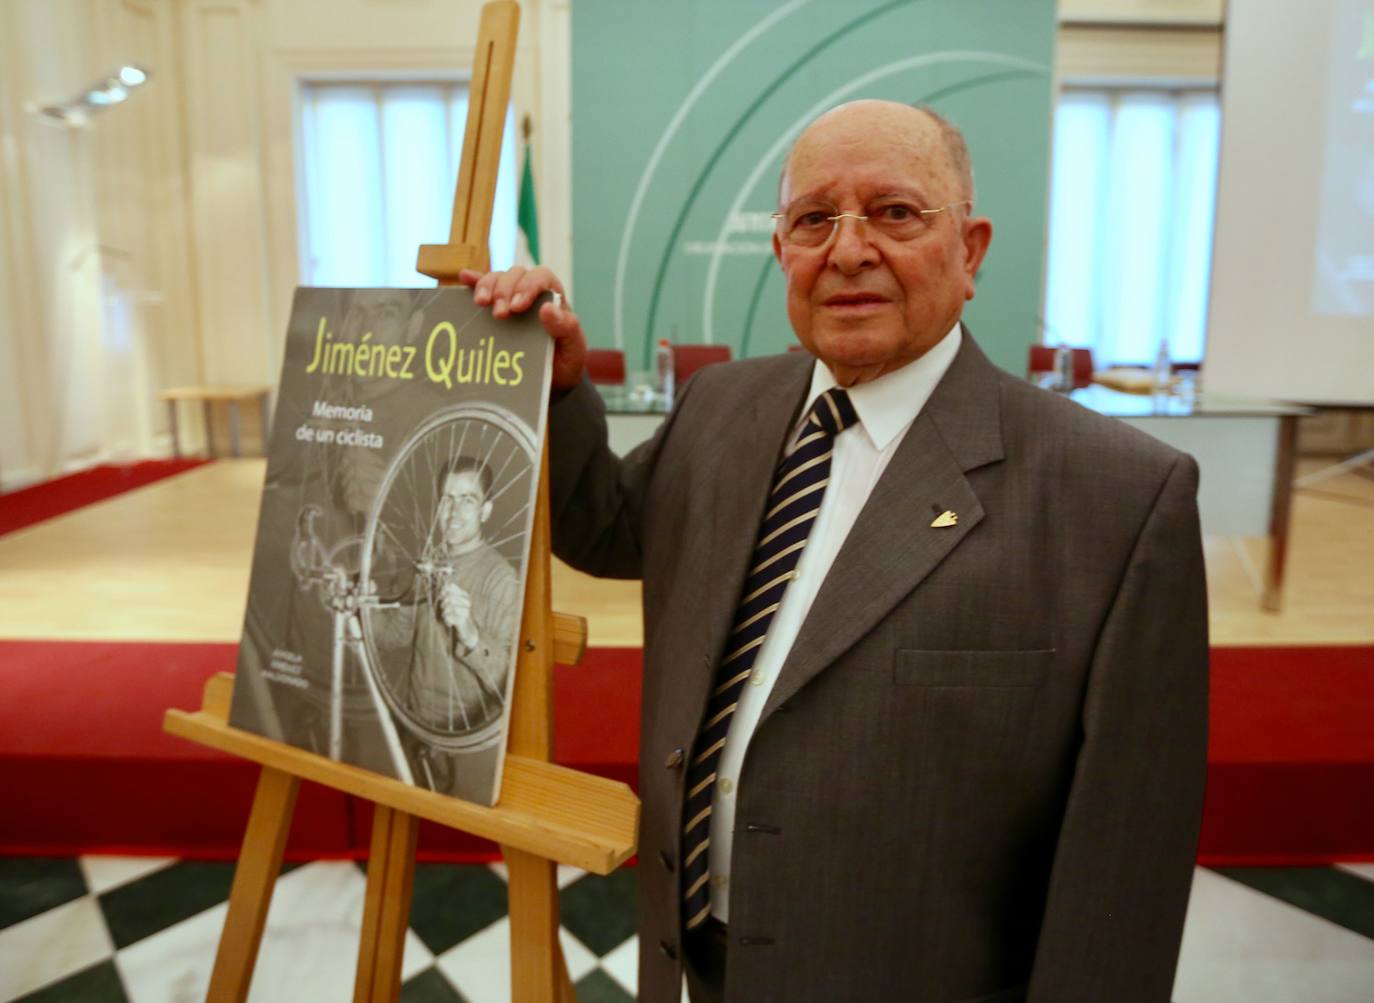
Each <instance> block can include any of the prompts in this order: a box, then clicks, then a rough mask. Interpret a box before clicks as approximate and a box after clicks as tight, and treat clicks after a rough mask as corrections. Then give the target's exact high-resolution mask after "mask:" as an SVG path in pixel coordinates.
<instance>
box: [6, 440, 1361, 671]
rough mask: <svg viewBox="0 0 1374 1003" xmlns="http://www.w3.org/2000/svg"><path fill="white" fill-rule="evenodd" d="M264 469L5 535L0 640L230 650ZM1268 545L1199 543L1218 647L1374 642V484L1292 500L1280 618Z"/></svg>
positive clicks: (577, 579) (597, 643) (620, 636)
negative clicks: (1266, 589)
mask: <svg viewBox="0 0 1374 1003" xmlns="http://www.w3.org/2000/svg"><path fill="white" fill-rule="evenodd" d="M264 463H265V461H263V460H260V459H257V460H221V461H218V462H216V463H211V464H208V465H206V466H203V467H199V468H197V469H195V470H192V471H190V472H188V473H184V474H180V475H178V476H175V477H171V478H168V479H167V480H164V481H159V482H158V483H156V484H153V485H150V486H148V487H145V488H140V489H138V490H135V491H131V492H128V493H127V494H122V495H118V496H116V497H114V498H110V499H108V500H106V501H104V502H100V503H98V504H95V505H90V506H88V507H86V508H83V509H80V510H78V511H76V512H72V513H70V514H68V515H64V516H60V517H58V518H55V519H51V520H49V521H47V522H43V523H40V524H38V525H36V526H33V527H30V528H28V529H24V530H20V531H18V532H16V533H12V534H10V535H8V536H5V537H0V639H22V640H47V641H75V640H123V641H202V642H236V641H237V640H238V638H239V631H240V628H241V626H242V622H243V610H244V603H245V598H246V595H247V589H248V571H249V564H250V561H251V555H252V546H253V533H254V529H255V526H256V522H257V513H258V496H259V492H260V490H261V486H262V478H263V471H264ZM1313 466H1314V464H1312V463H1311V462H1310V461H1309V462H1306V463H1305V464H1304V466H1303V471H1304V472H1305V471H1306V470H1310V469H1312V467H1313ZM1264 546H1265V542H1264V541H1263V540H1262V539H1235V538H1219V537H1213V538H1208V540H1207V541H1206V555H1207V574H1208V594H1209V598H1210V602H1211V627H1212V644H1213V645H1326V644H1334V645H1341V644H1370V643H1374V480H1372V479H1370V478H1369V477H1366V476H1362V475H1359V474H1355V473H1347V474H1344V475H1342V476H1340V477H1335V478H1332V479H1330V480H1327V481H1324V482H1322V483H1321V485H1320V486H1319V488H1316V489H1312V490H1305V491H1299V492H1298V493H1297V495H1296V497H1295V502H1294V511H1293V531H1292V542H1291V545H1290V550H1289V569H1288V577H1287V588H1286V596H1285V599H1286V602H1285V608H1284V610H1283V612H1281V613H1279V614H1271V613H1265V612H1263V611H1262V610H1260V608H1259V599H1258V572H1257V571H1256V569H1257V568H1258V567H1260V566H1262V557H1263V548H1264ZM553 590H554V606H555V608H556V609H558V610H560V611H561V612H566V613H575V614H578V615H581V616H585V617H586V618H587V620H588V622H589V624H590V638H589V644H590V645H591V646H593V647H631V648H633V647H640V646H641V645H642V643H643V628H642V623H641V619H640V610H639V602H640V590H639V584H638V583H637V582H620V581H605V580H599V579H594V578H590V577H588V576H586V575H583V574H580V573H578V572H576V571H573V570H572V569H571V568H569V567H567V566H566V565H562V564H559V563H556V565H555V568H554V582H553Z"/></svg>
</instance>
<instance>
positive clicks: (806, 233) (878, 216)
mask: <svg viewBox="0 0 1374 1003" xmlns="http://www.w3.org/2000/svg"><path fill="white" fill-rule="evenodd" d="M956 205H967V206H971V205H973V202H972V200H971V199H960V200H959V201H958V202H949V203H946V204H945V205H942V206H940V207H939V208H938V209H921V208H919V207H918V206H915V205H912V204H911V203H910V202H906V201H904V200H902V199H899V198H880V199H875V200H874V201H873V202H870V203H869V204H868V205H866V206H864V211H863V214H862V215H860V214H859V213H854V212H840V211H839V209H838V208H837V207H835V206H833V205H831V204H830V203H829V202H823V201H820V200H819V199H801V200H799V201H797V202H793V203H792V204H791V205H789V206H787V207H785V208H783V209H781V210H779V211H778V212H775V213H773V219H774V220H775V221H776V225H777V228H778V237H779V238H780V239H781V240H782V241H783V242H784V243H787V244H792V245H794V246H796V247H820V246H821V245H822V244H824V243H825V242H826V241H827V240H829V239H830V235H831V234H833V233H834V232H835V228H836V227H838V226H839V225H840V220H842V219H846V218H847V219H854V220H861V221H862V222H865V223H867V224H868V225H869V226H870V227H872V228H873V229H874V230H876V231H877V232H878V233H880V234H882V235H883V236H884V237H888V238H890V239H892V240H914V239H916V238H917V237H919V236H921V234H923V233H926V232H927V231H928V230H930V228H931V227H932V226H934V225H935V217H936V215H937V214H938V213H942V212H944V211H945V210H946V209H951V208H953V207H954V206H956Z"/></svg>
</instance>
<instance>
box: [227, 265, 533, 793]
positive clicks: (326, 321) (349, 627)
mask: <svg viewBox="0 0 1374 1003" xmlns="http://www.w3.org/2000/svg"><path fill="white" fill-rule="evenodd" d="M547 343H548V342H547V337H546V336H544V335H543V334H542V332H540V331H537V330H530V327H529V325H527V324H525V325H521V324H504V325H497V324H496V323H494V322H493V321H492V320H491V319H490V317H489V315H487V314H486V312H485V311H478V310H477V309H476V308H475V307H474V306H473V304H472V297H471V294H470V293H469V292H468V291H467V290H465V289H430V290H421V289H358V290H339V289H302V290H300V291H299V292H298V294H297V297H296V302H295V306H294V309H293V312H292V319H291V325H290V330H289V332H288V336H287V347H286V360H285V364H284V366H283V370H282V383H281V391H280V397H279V401H278V405H277V414H276V424H275V432H274V435H273V439H272V443H271V448H270V450H269V455H268V469H267V478H266V483H265V486H264V490H263V504H262V511H261V517H260V522H259V527H258V536H257V544H256V548H255V552H254V561H253V572H252V580H251V586H250V595H249V602H248V610H247V615H246V619H245V625H244V635H243V642H242V645H241V648H240V653H239V668H238V678H239V680H240V684H239V685H238V686H236V687H235V699H234V706H233V714H232V717H231V721H232V723H233V724H234V725H235V726H237V727H243V728H246V729H248V730H250V731H256V732H259V733H261V734H263V735H266V736H267V737H269V738H273V739H275V740H277V741H282V742H287V743H289V744H292V745H296V746H300V747H302V748H305V749H308V750H310V751H312V752H316V753H319V754H320V755H325V756H328V757H329V758H331V759H336V760H340V761H343V762H350V763H354V764H357V765H360V766H364V767H367V768H368V769H372V770H375V771H377V772H379V773H383V774H385V775H387V776H391V777H396V778H398V779H401V780H404V781H406V782H407V783H413V784H416V785H417V786H421V787H424V788H427V789H429V790H434V791H439V792H441V793H445V794H450V795H453V796H455V797H460V798H463V799H464V800H470V801H476V802H478V803H482V804H491V803H493V802H494V801H495V799H496V794H497V791H498V790H499V783H500V764H501V759H502V755H503V752H504V748H505V741H504V729H505V725H506V722H507V719H508V709H509V694H510V690H511V684H512V672H513V668H514V663H515V653H516V643H515V642H516V635H517V634H518V632H519V628H520V613H521V602H522V596H523V592H524V590H523V585H524V571H525V562H526V555H527V550H528V541H529V528H530V524H531V520H532V518H533V508H534V492H535V488H536V486H537V482H538V478H537V467H536V459H537V457H538V446H539V442H538V435H537V433H536V432H535V429H537V428H542V424H543V415H542V409H543V407H544V406H545V401H546V397H547V394H546V390H545V386H546V377H545V375H544V372H545V361H544V360H545V357H546V355H547Z"/></svg>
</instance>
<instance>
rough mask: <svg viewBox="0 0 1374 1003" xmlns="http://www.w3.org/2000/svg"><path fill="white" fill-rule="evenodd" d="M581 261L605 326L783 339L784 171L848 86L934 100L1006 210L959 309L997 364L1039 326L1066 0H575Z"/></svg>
mask: <svg viewBox="0 0 1374 1003" xmlns="http://www.w3.org/2000/svg"><path fill="white" fill-rule="evenodd" d="M572 10H573V74H572V76H573V119H574V120H573V186H574V191H573V268H574V276H575V279H576V283H577V310H578V313H579V314H580V315H581V317H582V319H583V322H584V324H585V326H586V328H587V332H588V335H589V337H590V339H591V341H592V344H594V345H598V346H603V347H620V348H624V349H625V351H626V364H627V366H628V367H629V368H630V369H632V370H633V369H641V368H642V369H647V368H649V365H650V362H651V359H652V352H653V346H654V344H655V343H656V342H657V340H658V339H659V338H668V339H670V340H672V341H675V342H689V343H690V342H705V341H709V342H717V343H722V344H728V345H730V347H731V348H732V350H733V351H734V353H735V355H736V356H749V355H765V354H769V353H773V352H781V351H783V350H784V349H785V348H786V346H787V345H788V344H790V343H791V342H792V333H791V330H790V328H789V327H788V325H787V318H786V314H785V312H784V310H783V288H782V286H783V283H782V275H781V273H780V271H779V270H778V267H777V264H776V263H775V262H774V260H773V257H772V248H771V244H770V239H771V234H772V220H771V219H770V218H769V213H771V212H773V210H774V209H776V208H777V184H778V172H779V170H780V169H781V166H782V161H783V158H784V156H785V155H786V153H787V150H788V149H789V147H790V146H791V144H792V141H793V140H794V139H795V138H796V136H797V134H798V133H799V132H800V131H801V129H802V128H803V127H804V126H805V125H806V124H807V123H808V122H809V121H811V120H812V119H813V118H815V117H816V116H817V115H818V114H820V113H821V112H822V111H824V110H826V109H827V108H830V107H832V106H834V105H836V104H840V103H842V102H844V101H852V100H856V99H859V98H866V97H876V98H888V99H892V100H897V101H905V102H907V103H911V104H930V105H933V106H934V107H935V108H937V109H938V110H939V111H940V112H941V114H943V115H945V116H946V117H948V118H950V119H952V120H953V121H954V122H955V123H956V124H957V125H958V126H959V127H960V128H961V129H963V130H964V132H965V134H966V136H967V137H968V141H969V147H970V150H971V152H972V155H973V163H974V172H975V178H976V183H977V188H978V211H979V212H980V213H984V214H986V215H988V216H990V217H991V218H992V220H993V224H994V228H995V236H994V238H993V243H992V249H991V251H990V252H989V255H988V258H987V259H986V261H985V262H984V265H983V271H982V275H981V277H980V280H979V285H978V297H977V299H976V300H975V301H974V302H973V303H972V304H970V306H969V309H968V310H967V312H966V314H965V316H966V317H967V319H968V322H969V325H970V327H972V329H973V330H974V332H975V333H976V335H977V337H978V339H979V342H980V343H981V344H982V345H983V346H984V348H985V349H987V351H988V352H989V354H990V355H991V356H992V358H993V360H994V361H995V362H997V363H998V364H999V365H1001V366H1003V367H1005V368H1007V369H1010V370H1012V371H1013V372H1020V371H1023V370H1024V368H1025V358H1026V354H1025V353H1026V346H1027V345H1028V344H1029V343H1031V342H1032V341H1034V340H1035V336H1036V330H1037V326H1036V324H1037V322H1036V316H1037V313H1038V311H1039V302H1040V276H1041V267H1042V259H1043V248H1044V230H1045V200H1046V192H1047V180H1046V171H1047V169H1048V159H1049V121H1050V86H1051V74H1050V67H1051V65H1052V60H1053V45H1054V30H1055V4H1054V0H1016V2H1012V0H886V2H875V0H847V2H844V3H840V2H834V0H790V2H777V0H774V2H763V0H692V2H690V3H683V2H681V0H676V2H670V0H638V2H635V3H625V2H620V0H577V2H576V3H574V4H573V7H572Z"/></svg>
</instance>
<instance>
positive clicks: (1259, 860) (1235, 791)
mask: <svg viewBox="0 0 1374 1003" xmlns="http://www.w3.org/2000/svg"><path fill="white" fill-rule="evenodd" d="M1371 708H1374V647H1323V648H1213V649H1212V716H1211V739H1210V744H1209V750H1208V756H1207V759H1208V765H1207V800H1206V804H1205V807H1204V810H1203V823H1202V841H1201V846H1200V847H1199V850H1198V856H1199V859H1200V860H1201V861H1202V863H1204V864H1208V865H1217V866H1220V865H1223V864H1224V865H1232V866H1256V867H1270V866H1274V867H1278V866H1301V865H1304V864H1324V863H1330V862H1332V861H1337V860H1374V723H1371V714H1370V709H1371Z"/></svg>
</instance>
